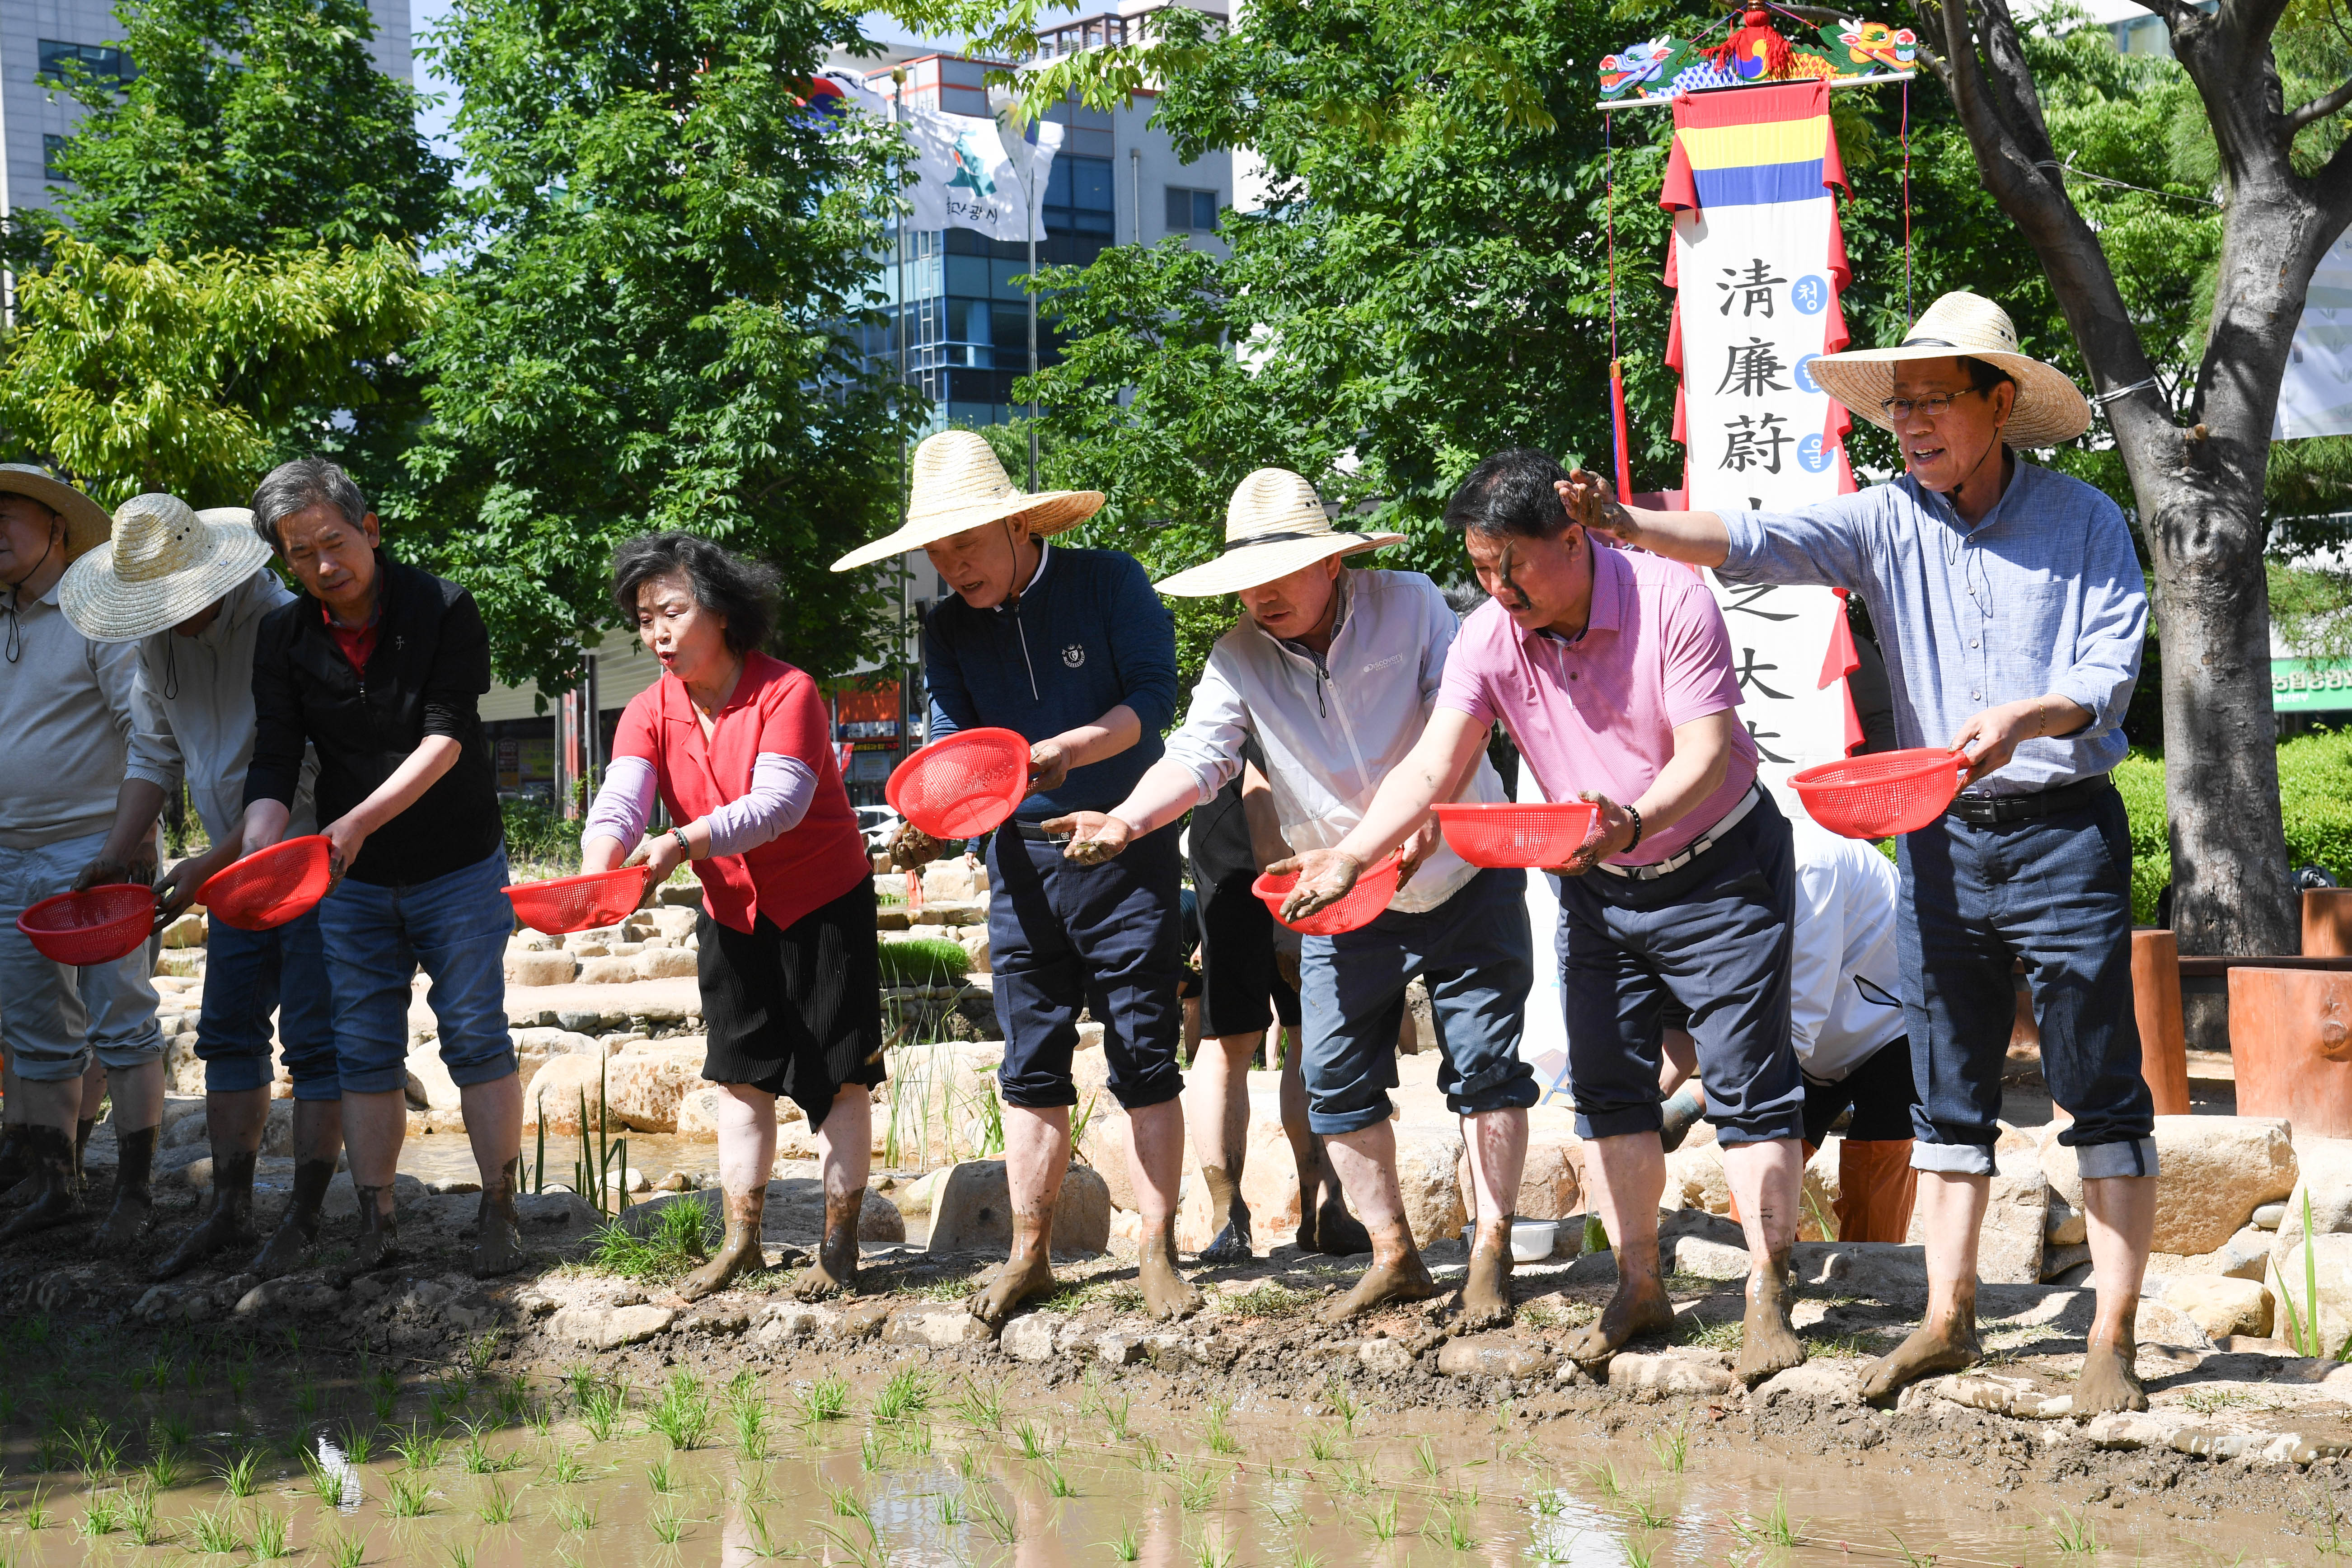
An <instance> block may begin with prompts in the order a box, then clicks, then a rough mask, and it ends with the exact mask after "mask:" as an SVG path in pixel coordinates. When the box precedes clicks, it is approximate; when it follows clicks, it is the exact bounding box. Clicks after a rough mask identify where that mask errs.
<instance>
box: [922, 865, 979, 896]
mask: <svg viewBox="0 0 2352 1568" xmlns="http://www.w3.org/2000/svg"><path fill="white" fill-rule="evenodd" d="M987 891H988V873H987V871H986V870H985V869H983V868H982V866H981V865H980V863H979V862H978V861H976V860H974V859H973V858H971V856H969V855H964V856H959V857H957V858H954V859H952V860H934V861H932V862H931V863H930V864H929V865H928V866H926V867H924V868H923V902H924V904H925V905H926V906H929V905H930V904H932V903H934V902H937V901H940V900H972V899H977V898H979V897H980V896H981V895H982V894H983V893H985V892H987Z"/></svg>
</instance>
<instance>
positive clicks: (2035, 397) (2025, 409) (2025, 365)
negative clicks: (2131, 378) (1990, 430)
mask: <svg viewBox="0 0 2352 1568" xmlns="http://www.w3.org/2000/svg"><path fill="white" fill-rule="evenodd" d="M1956 354H1965V355H1967V356H1968V357H1969V358H1970V359H1980V360H1982V361H1984V362H1985V363H1987V364H1992V365H1998V366H2000V368H2001V369H2002V370H2004V371H2006V372H2008V373H2009V376H2010V379H2011V380H2012V381H2014V382H2016V383H2017V405H2016V406H2015V407H2013V408H2012V409H2011V410H2010V415H2009V423H2008V424H2006V425H2004V426H2001V427H2000V438H2001V440H2002V441H2003V442H2004V443H2006V444H2007V445H2009V446H2011V447H2049V446H2054V445H2056V444H2057V443H2058V442H2060V441H2071V440H2073V439H2074V437H2077V436H2080V435H2081V434H2082V433H2083V432H2084V431H2085V430H2087V429H2089V428H2090V427H2091V404H2090V400H2089V399H2088V398H2086V397H2084V395H2083V393H2082V389H2081V388H2079V387H2077V386H2076V385H2075V384H2074V383H2073V382H2071V381H2069V380H2067V379H2066V375H2065V373H2064V372H2063V371H2061V370H2059V369H2058V368H2057V367H2056V366H2054V365H2048V364H2044V363H2042V362H2041V361H2040V360H2038V359H2035V358H2033V357H2032V355H2030V354H2023V353H2019V352H2018V349H2017V329H2016V328H2015V327H2014V326H2012V325H2011V323H2010V320H2009V312H2008V311H2006V310H2002V309H2001V308H2000V306H1998V305H1996V304H1994V303H1993V302H1992V301H1991V300H1988V299H1985V298H1984V297H1983V296H1982V295H1979V294H1970V293H1968V292H1966V291H1965V290H1961V291H1957V292H1954V293H1950V294H1947V295H1945V296H1944V297H1943V298H1942V299H1940V300H1937V301H1936V302H1935V303H1934V304H1932V305H1930V306H1928V307H1927V314H1925V315H1923V316H1921V317H1920V318H1919V320H1918V321H1917V322H1916V323H1915V324H1914V325H1913V326H1912V328H1911V331H1910V333H1909V335H1908V336H1906V338H1905V339H1904V340H1903V342H1901V343H1899V344H1897V345H1896V346H1895V347H1894V348H1891V349H1856V350H1849V351H1848V352H1847V353H1837V354H1823V355H1822V356H1821V357H1820V358H1819V359H1816V360H1813V361H1811V362H1810V363H1808V364H1807V365H1806V366H1805V369H1806V370H1807V371H1808V372H1810V373H1811V375H1812V378H1813V379H1814V380H1815V381H1817V382H1819V383H1820V384H1821V385H1822V390H1823V391H1825V392H1827V393H1828V394H1829V395H1831V396H1832V397H1834V398H1836V399H1837V400H1838V401H1839V402H1840V403H1843V404H1844V405H1846V407H1848V408H1849V409H1852V410H1853V412H1854V413H1856V414H1859V415H1861V416H1863V417H1864V419H1867V420H1869V421H1870V422H1871V423H1872V424H1874V425H1876V426H1880V427H1881V428H1883V429H1890V430H1891V429H1893V428H1894V422H1893V421H1892V420H1890V419H1888V418H1887V417H1886V413H1885V410H1884V409H1882V408H1880V407H1879V406H1878V405H1879V404H1881V403H1882V402H1884V401H1885V399H1887V398H1890V397H1892V396H1894V395H1895V366H1896V365H1898V364H1901V363H1904V362H1905V361H1906V360H1922V359H1949V358H1951V357H1952V356H1954V355H1956Z"/></svg>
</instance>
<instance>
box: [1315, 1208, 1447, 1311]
mask: <svg viewBox="0 0 2352 1568" xmlns="http://www.w3.org/2000/svg"><path fill="white" fill-rule="evenodd" d="M1371 1242H1372V1262H1371V1266H1370V1268H1366V1269H1365V1270H1364V1276H1363V1278H1362V1279H1359V1280H1357V1281H1356V1288H1355V1289H1352V1290H1350V1291H1349V1292H1348V1293H1347V1294H1346V1295H1344V1296H1342V1297H1340V1298H1339V1300H1337V1301H1334V1302H1332V1303H1331V1305H1329V1306H1328V1307H1326V1308H1325V1309H1324V1310H1323V1321H1325V1322H1327V1323H1331V1324H1339V1323H1344V1322H1346V1321H1348V1320H1349V1319H1350V1318H1356V1317H1361V1316H1362V1315H1363V1314H1364V1313H1366V1312H1369V1311H1370V1310H1372V1309H1373V1308H1375V1307H1380V1306H1385V1305H1387V1304H1388V1303H1390V1302H1391V1301H1398V1302H1402V1301H1426V1300H1429V1299H1430V1298H1431V1297H1433V1296H1441V1295H1444V1287H1443V1286H1441V1285H1440V1284H1438V1282H1437V1281H1436V1280H1435V1279H1432V1278H1430V1273H1429V1265H1427V1264H1426V1263H1423V1261H1422V1260H1421V1248H1420V1247H1415V1246H1414V1245H1413V1240H1412V1232H1411V1231H1409V1230H1407V1229H1405V1227H1404V1226H1403V1225H1402V1223H1400V1224H1398V1225H1397V1226H1395V1227H1394V1228H1393V1229H1389V1230H1383V1231H1381V1232H1380V1233H1379V1234H1378V1235H1376V1236H1374V1237H1372V1238H1371Z"/></svg>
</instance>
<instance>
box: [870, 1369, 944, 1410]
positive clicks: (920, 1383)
mask: <svg viewBox="0 0 2352 1568" xmlns="http://www.w3.org/2000/svg"><path fill="white" fill-rule="evenodd" d="M930 1407H931V1380H930V1378H929V1376H928V1375H926V1374H925V1373H924V1372H923V1371H922V1369H921V1368H919V1367H912V1366H902V1367H900V1368H899V1369H898V1371H897V1372H894V1373H891V1374H890V1381H889V1382H887V1383H886V1384H883V1385H882V1392H881V1393H879V1394H876V1395H875V1396H874V1419H876V1420H877V1421H905V1420H908V1419H909V1418H910V1417H913V1416H916V1415H921V1414H922V1413H923V1412H925V1411H927V1410H929V1408H930Z"/></svg>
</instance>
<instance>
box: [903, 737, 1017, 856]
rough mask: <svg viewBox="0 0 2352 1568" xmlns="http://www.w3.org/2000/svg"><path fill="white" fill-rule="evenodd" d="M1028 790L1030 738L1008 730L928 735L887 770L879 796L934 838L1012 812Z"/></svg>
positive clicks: (963, 832)
mask: <svg viewBox="0 0 2352 1568" xmlns="http://www.w3.org/2000/svg"><path fill="white" fill-rule="evenodd" d="M1028 793H1029V742H1027V741H1025V740H1024V739H1023V738H1022V737H1021V736H1020V735H1018V734H1016V733H1014V732H1013V731H1011V730H963V731H958V732H957V733H955V734H952V735H950V736H949V737H948V738H947V739H946V740H944V741H933V742H931V743H930V744H929V745H928V746H925V747H924V748H923V749H922V750H921V751H919V752H916V753H915V754H914V755H913V756H911V757H908V759H907V760H906V761H905V762H903V763H899V764H898V768H897V769H896V770H895V771H894V772H893V773H891V774H890V782H889V783H888V784H884V785H883V786H882V797H883V798H884V799H885V800H887V801H888V802H889V803H890V805H891V806H892V807H893V808H894V809H895V810H896V811H897V812H898V815H899V816H903V817H905V818H906V819H907V820H908V821H909V822H911V823H913V824H914V825H915V826H917V827H919V828H921V829H922V830H923V831H924V832H926V833H928V834H929V835H930V836H931V837H934V838H970V837H974V836H975V835H978V834H982V833H986V832H988V831H989V830H990V829H991V828H993V827H995V826H998V825H999V824H1001V823H1002V822H1003V820H1004V819H1005V818H1006V817H1008V816H1012V815H1013V808H1014V807H1015V806H1018V805H1020V804H1021V797H1022V796H1023V795H1027V794H1028Z"/></svg>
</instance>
